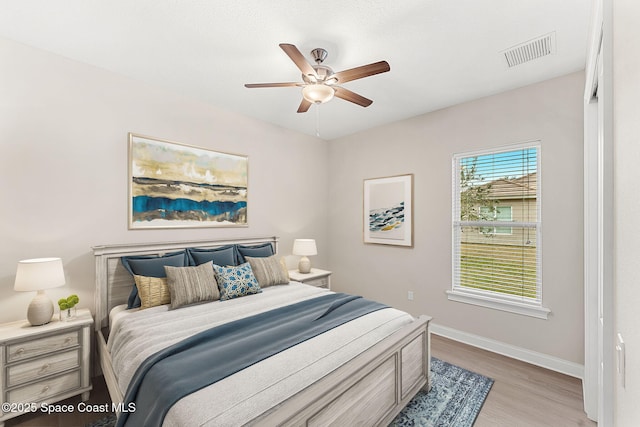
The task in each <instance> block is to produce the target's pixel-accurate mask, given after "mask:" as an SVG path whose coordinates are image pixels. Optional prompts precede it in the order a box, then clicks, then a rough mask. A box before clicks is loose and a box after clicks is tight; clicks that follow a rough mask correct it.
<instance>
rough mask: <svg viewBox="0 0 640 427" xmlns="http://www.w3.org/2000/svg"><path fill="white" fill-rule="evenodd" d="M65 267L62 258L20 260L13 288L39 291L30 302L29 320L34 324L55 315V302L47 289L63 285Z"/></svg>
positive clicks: (42, 323)
mask: <svg viewBox="0 0 640 427" xmlns="http://www.w3.org/2000/svg"><path fill="white" fill-rule="evenodd" d="M64 284H65V280H64V269H63V268H62V260H61V259H60V258H35V259H25V260H22V261H19V262H18V270H17V272H16V281H15V284H14V285H13V289H14V290H16V291H24V292H28V291H37V292H38V293H37V295H36V296H35V298H33V300H32V301H31V304H29V309H28V310H27V320H29V323H31V324H32V325H33V326H39V325H44V324H46V323H49V322H50V321H51V317H52V316H53V302H51V298H49V297H48V296H47V294H45V292H44V290H45V289H51V288H57V287H58V286H63V285H64Z"/></svg>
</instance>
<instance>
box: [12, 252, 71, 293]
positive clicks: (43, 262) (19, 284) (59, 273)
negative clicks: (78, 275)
mask: <svg viewBox="0 0 640 427" xmlns="http://www.w3.org/2000/svg"><path fill="white" fill-rule="evenodd" d="M64 284H65V279H64V269H63V268H62V260H61V259H60V258H35V259H25V260H22V261H19V262H18V270H17V271H16V281H15V283H14V285H13V289H14V290H16V291H40V290H43V289H50V288H57V287H58V286H63V285H64Z"/></svg>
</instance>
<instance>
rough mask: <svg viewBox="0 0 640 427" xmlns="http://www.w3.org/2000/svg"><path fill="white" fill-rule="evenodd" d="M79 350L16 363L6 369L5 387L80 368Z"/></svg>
mask: <svg viewBox="0 0 640 427" xmlns="http://www.w3.org/2000/svg"><path fill="white" fill-rule="evenodd" d="M79 357H80V356H79V349H75V350H71V351H65V352H63V353H56V354H54V355H51V356H48V357H46V358H41V359H36V360H31V361H27V362H24V363H18V364H16V365H13V366H10V367H9V368H8V369H7V387H13V386H16V385H20V384H24V383H28V382H30V381H34V380H37V379H40V378H44V377H47V376H49V375H53V374H57V373H58V372H63V371H67V370H69V369H73V368H76V367H79V366H80V363H79V360H80V359H79Z"/></svg>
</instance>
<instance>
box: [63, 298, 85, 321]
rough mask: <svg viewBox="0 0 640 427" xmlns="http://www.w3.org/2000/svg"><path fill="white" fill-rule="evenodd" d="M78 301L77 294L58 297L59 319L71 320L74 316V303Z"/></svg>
mask: <svg viewBox="0 0 640 427" xmlns="http://www.w3.org/2000/svg"><path fill="white" fill-rule="evenodd" d="M79 302H80V298H78V295H76V294H73V295H69V296H68V297H67V298H60V299H59V300H58V306H59V307H60V320H71V319H73V318H74V317H76V304H78V303H79Z"/></svg>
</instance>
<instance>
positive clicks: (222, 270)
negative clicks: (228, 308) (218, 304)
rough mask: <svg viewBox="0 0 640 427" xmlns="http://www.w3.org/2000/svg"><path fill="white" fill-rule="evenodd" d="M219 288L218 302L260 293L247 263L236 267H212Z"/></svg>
mask: <svg viewBox="0 0 640 427" xmlns="http://www.w3.org/2000/svg"><path fill="white" fill-rule="evenodd" d="M213 268H214V270H215V271H216V279H217V282H218V287H219V288H220V301H224V300H228V299H232V298H238V297H242V296H245V295H251V294H257V293H260V292H262V289H260V285H259V284H258V281H257V280H256V276H254V275H253V270H251V265H249V263H248V262H245V263H244V264H241V265H239V266H237V267H233V266H227V267H221V266H219V265H215V264H214V265H213Z"/></svg>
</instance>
